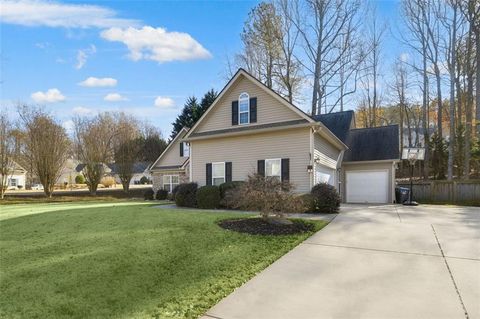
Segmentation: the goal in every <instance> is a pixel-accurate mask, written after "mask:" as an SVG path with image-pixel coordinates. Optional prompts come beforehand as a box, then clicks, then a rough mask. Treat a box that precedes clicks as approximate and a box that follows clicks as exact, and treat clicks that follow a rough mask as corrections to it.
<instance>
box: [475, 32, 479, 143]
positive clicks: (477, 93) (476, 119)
mask: <svg viewBox="0 0 480 319" xmlns="http://www.w3.org/2000/svg"><path fill="white" fill-rule="evenodd" d="M475 38H476V42H477V45H476V54H475V55H476V60H477V76H476V78H477V80H476V82H477V83H476V99H475V104H476V107H475V110H476V111H475V126H476V129H475V131H476V133H477V137H478V136H480V27H478V26H477V27H476V28H475Z"/></svg>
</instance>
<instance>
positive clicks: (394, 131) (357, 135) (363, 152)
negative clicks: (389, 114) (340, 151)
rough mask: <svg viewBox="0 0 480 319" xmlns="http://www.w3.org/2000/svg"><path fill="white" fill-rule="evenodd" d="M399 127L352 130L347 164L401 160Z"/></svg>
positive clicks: (345, 156)
mask: <svg viewBox="0 0 480 319" xmlns="http://www.w3.org/2000/svg"><path fill="white" fill-rule="evenodd" d="M398 135H399V133H398V125H389V126H380V127H372V128H362V129H353V130H350V131H349V133H348V135H347V139H346V143H345V144H347V146H348V148H349V149H348V150H347V151H346V152H345V155H344V158H343V160H344V161H345V162H357V161H377V160H395V159H399V158H400V150H399V138H398Z"/></svg>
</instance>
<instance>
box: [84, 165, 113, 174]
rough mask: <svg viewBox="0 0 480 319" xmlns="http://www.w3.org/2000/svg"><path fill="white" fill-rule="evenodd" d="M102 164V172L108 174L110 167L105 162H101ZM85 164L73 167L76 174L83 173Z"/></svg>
mask: <svg viewBox="0 0 480 319" xmlns="http://www.w3.org/2000/svg"><path fill="white" fill-rule="evenodd" d="M102 165H103V173H104V174H105V175H108V174H110V173H111V171H112V169H111V168H110V167H109V166H108V165H106V164H102ZM86 166H87V164H78V165H77V167H75V171H76V172H77V175H78V174H83V175H85V168H86Z"/></svg>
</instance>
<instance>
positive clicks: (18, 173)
mask: <svg viewBox="0 0 480 319" xmlns="http://www.w3.org/2000/svg"><path fill="white" fill-rule="evenodd" d="M26 175H27V170H26V169H24V168H23V167H22V166H20V164H18V163H17V162H13V169H12V170H11V173H10V174H9V175H8V176H7V183H6V186H7V190H15V189H24V188H25V183H26ZM2 180H3V179H2ZM0 184H1V183H0Z"/></svg>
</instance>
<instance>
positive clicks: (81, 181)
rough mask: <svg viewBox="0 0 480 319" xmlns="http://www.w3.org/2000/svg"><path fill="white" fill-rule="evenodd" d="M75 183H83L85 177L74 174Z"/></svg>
mask: <svg viewBox="0 0 480 319" xmlns="http://www.w3.org/2000/svg"><path fill="white" fill-rule="evenodd" d="M75 184H85V177H83V175H82V174H78V175H77V176H75Z"/></svg>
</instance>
